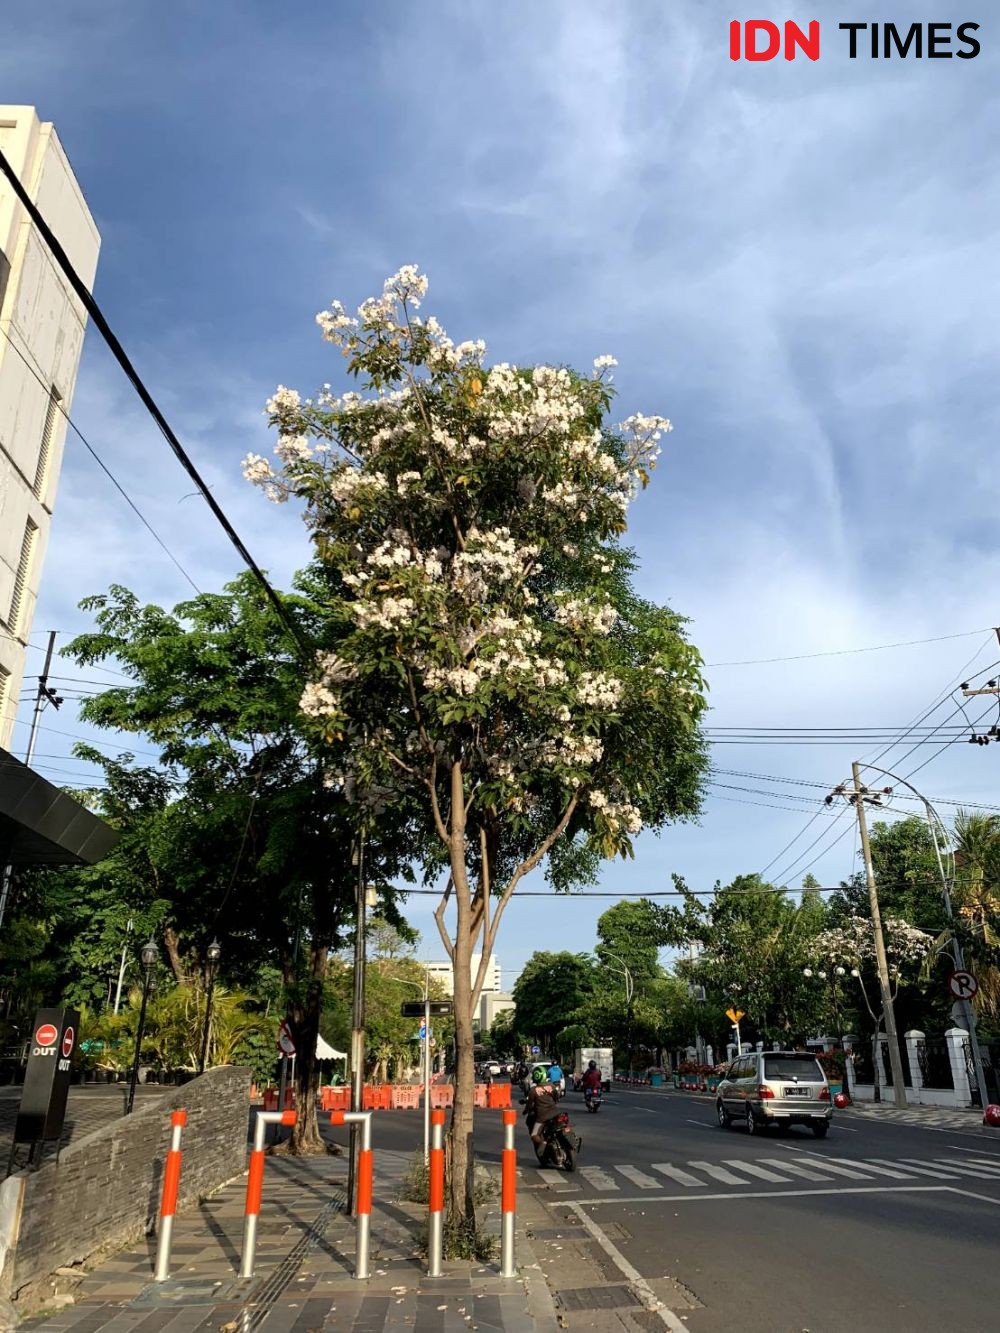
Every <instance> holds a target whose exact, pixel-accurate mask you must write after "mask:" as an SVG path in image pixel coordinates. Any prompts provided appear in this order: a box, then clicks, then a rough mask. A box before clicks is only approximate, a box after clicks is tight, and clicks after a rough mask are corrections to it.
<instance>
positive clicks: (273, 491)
mask: <svg viewBox="0 0 1000 1333" xmlns="http://www.w3.org/2000/svg"><path fill="white" fill-rule="evenodd" d="M240 466H241V468H242V471H243V476H244V478H245V479H246V480H247V481H249V482H250V484H251V485H252V486H259V487H260V489H261V490H262V491H263V492H264V494H265V495H266V496H267V498H268V499H269V500H271V501H272V502H273V503H274V504H283V503H284V502H285V501H286V500H287V499H288V487H287V486H286V485H285V483H284V481H283V480H282V478H281V477H280V476H279V475H278V474H277V473H276V472H275V470H274V468H273V467H272V466H271V464H270V463H269V462H268V461H267V459H266V458H263V457H262V456H261V455H260V454H247V456H246V458H244V460H243V462H242V463H241V465H240Z"/></svg>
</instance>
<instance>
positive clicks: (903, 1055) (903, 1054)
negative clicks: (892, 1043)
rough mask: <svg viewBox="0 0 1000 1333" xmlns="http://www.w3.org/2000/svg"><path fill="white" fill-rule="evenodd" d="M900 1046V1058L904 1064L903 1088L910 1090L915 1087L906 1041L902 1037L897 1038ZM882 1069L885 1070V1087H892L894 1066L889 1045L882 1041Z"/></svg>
mask: <svg viewBox="0 0 1000 1333" xmlns="http://www.w3.org/2000/svg"><path fill="white" fill-rule="evenodd" d="M897 1044H898V1046H899V1058H900V1060H901V1061H902V1064H903V1086H904V1087H906V1088H910V1087H912V1086H913V1079H912V1078H911V1077H910V1061H909V1057H908V1055H907V1050H906V1041H905V1040H904V1038H903V1037H902V1035H900V1036H898V1037H897ZM882 1068H883V1069H884V1070H885V1086H886V1087H887V1088H891V1087H892V1065H891V1063H890V1062H889V1043H888V1042H887V1041H886V1040H885V1039H884V1038H883V1040H882Z"/></svg>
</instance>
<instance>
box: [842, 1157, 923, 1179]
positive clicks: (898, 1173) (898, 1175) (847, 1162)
mask: <svg viewBox="0 0 1000 1333" xmlns="http://www.w3.org/2000/svg"><path fill="white" fill-rule="evenodd" d="M823 1161H824V1162H829V1161H833V1162H839V1163H840V1164H841V1165H842V1166H850V1167H856V1168H858V1169H859V1170H861V1171H869V1172H871V1173H872V1174H873V1175H876V1176H891V1177H892V1178H893V1179H894V1180H910V1179H911V1173H910V1171H909V1170H908V1169H907V1168H905V1167H904V1168H902V1169H897V1168H895V1167H891V1166H876V1165H875V1164H874V1158H872V1159H869V1160H867V1161H864V1162H856V1161H854V1159H853V1158H848V1157H832V1158H831V1157H826V1156H824V1157H823Z"/></svg>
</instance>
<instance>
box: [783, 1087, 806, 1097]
mask: <svg viewBox="0 0 1000 1333" xmlns="http://www.w3.org/2000/svg"><path fill="white" fill-rule="evenodd" d="M785 1096H786V1097H808V1096H809V1089H808V1088H786V1089H785Z"/></svg>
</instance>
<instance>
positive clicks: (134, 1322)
mask: <svg viewBox="0 0 1000 1333" xmlns="http://www.w3.org/2000/svg"><path fill="white" fill-rule="evenodd" d="M408 1161H409V1154H403V1153H392V1152H387V1151H384V1150H383V1152H381V1153H380V1154H379V1155H378V1159H377V1167H376V1179H375V1195H376V1200H378V1201H377V1202H376V1204H375V1205H374V1211H373V1214H372V1234H371V1268H372V1277H371V1278H370V1279H369V1280H368V1281H366V1282H358V1281H356V1280H355V1279H354V1278H353V1276H352V1272H353V1264H354V1235H355V1229H354V1223H353V1221H352V1220H351V1219H350V1218H348V1217H346V1216H345V1215H344V1213H343V1211H342V1207H341V1206H342V1203H343V1200H344V1186H345V1182H346V1171H347V1167H346V1160H345V1159H344V1158H342V1157H339V1158H334V1157H327V1158H306V1159H292V1158H283V1157H269V1158H268V1159H267V1165H266V1171H265V1180H264V1199H263V1207H262V1210H261V1217H260V1229H259V1239H258V1246H257V1271H256V1273H255V1276H254V1278H253V1279H252V1280H251V1281H250V1282H248V1283H241V1282H239V1280H238V1279H237V1276H236V1275H237V1272H238V1269H239V1257H240V1250H241V1245H242V1230H243V1206H244V1201H245V1195H246V1180H245V1177H242V1178H240V1179H238V1180H236V1181H233V1182H231V1183H230V1184H229V1185H227V1186H226V1187H225V1188H223V1189H222V1190H220V1191H218V1192H217V1193H216V1194H214V1195H213V1196H212V1197H211V1198H209V1199H207V1200H205V1201H204V1202H203V1203H202V1204H201V1205H200V1206H199V1207H198V1208H195V1209H188V1210H186V1212H184V1213H183V1214H179V1215H178V1217H177V1220H176V1223H175V1230H174V1244H173V1267H172V1273H171V1279H170V1280H169V1281H168V1282H165V1283H156V1284H154V1283H153V1282H152V1281H151V1277H152V1267H153V1258H154V1255H155V1246H156V1241H155V1238H154V1237H150V1238H148V1240H147V1241H146V1242H145V1243H143V1244H140V1245H137V1246H135V1247H134V1248H132V1249H130V1250H127V1251H123V1252H120V1253H118V1254H116V1255H114V1256H113V1257H112V1258H109V1259H108V1260H106V1261H105V1262H104V1263H102V1264H100V1265H99V1266H98V1267H97V1268H96V1269H95V1270H94V1271H93V1272H92V1273H90V1274H88V1275H87V1276H85V1277H84V1278H83V1280H82V1282H79V1284H78V1285H76V1286H75V1290H73V1292H72V1297H73V1304H72V1305H68V1306H66V1307H65V1308H62V1309H58V1310H54V1309H53V1308H51V1307H52V1306H53V1305H54V1304H55V1303H56V1302H58V1300H59V1299H60V1297H59V1296H58V1295H56V1296H54V1297H53V1299H52V1300H51V1301H50V1309H49V1310H48V1311H47V1312H42V1314H41V1315H39V1316H38V1317H36V1318H34V1319H32V1320H30V1321H28V1322H26V1323H25V1325H24V1326H23V1327H25V1328H28V1329H32V1330H38V1333H43V1331H44V1333H140V1331H141V1333H194V1330H206V1331H207V1330H216V1331H218V1330H224V1333H252V1330H254V1329H256V1328H258V1327H260V1326H261V1325H264V1330H265V1333H312V1331H313V1330H315V1331H316V1333H319V1330H323V1331H324V1333H332V1331H333V1330H347V1329H353V1330H357V1333H382V1330H386V1331H387V1333H389V1331H391V1330H401V1329H406V1330H411V1331H412V1333H456V1331H457V1330H466V1329H483V1330H500V1331H503V1333H550V1330H554V1329H556V1328H557V1327H558V1325H557V1322H556V1318H555V1315H554V1311H553V1306H552V1300H551V1297H550V1295H549V1291H548V1288H547V1287H546V1285H545V1283H544V1281H543V1280H542V1279H541V1275H540V1269H539V1268H538V1264H537V1260H536V1259H535V1257H534V1254H533V1252H532V1251H531V1248H530V1245H529V1244H528V1242H527V1241H526V1240H524V1239H523V1238H521V1240H520V1245H519V1251H518V1261H519V1263H520V1264H522V1265H523V1266H524V1270H523V1273H522V1276H521V1277H519V1278H510V1279H503V1278H501V1277H500V1276H499V1274H498V1271H497V1266H496V1265H495V1264H494V1265H488V1264H477V1263H464V1262H453V1263H447V1264H445V1273H444V1276H443V1277H441V1278H436V1279H429V1278H427V1277H426V1275H425V1272H424V1267H425V1265H424V1260H423V1258H422V1255H421V1252H420V1249H419V1242H418V1239H417V1238H418V1235H419V1232H420V1229H421V1227H422V1224H423V1222H424V1219H425V1217H426V1209H425V1208H423V1207H421V1206H419V1205H413V1204H409V1203H403V1202H400V1201H398V1200H397V1199H396V1194H397V1186H398V1181H399V1178H400V1176H401V1174H402V1173H403V1171H404V1170H405V1167H406V1165H407V1164H408ZM486 1221H487V1225H491V1226H492V1228H493V1229H494V1230H495V1231H498V1230H499V1216H498V1213H496V1210H494V1212H493V1215H490V1214H489V1213H487V1217H486ZM63 1281H64V1282H65V1283H66V1286H64V1288H63V1290H64V1291H66V1289H67V1287H68V1286H69V1285H71V1282H70V1280H69V1279H63ZM64 1299H65V1298H64Z"/></svg>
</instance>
